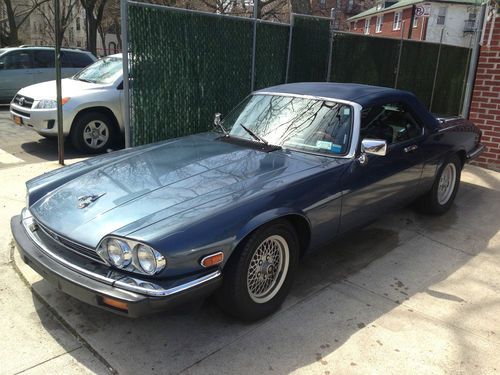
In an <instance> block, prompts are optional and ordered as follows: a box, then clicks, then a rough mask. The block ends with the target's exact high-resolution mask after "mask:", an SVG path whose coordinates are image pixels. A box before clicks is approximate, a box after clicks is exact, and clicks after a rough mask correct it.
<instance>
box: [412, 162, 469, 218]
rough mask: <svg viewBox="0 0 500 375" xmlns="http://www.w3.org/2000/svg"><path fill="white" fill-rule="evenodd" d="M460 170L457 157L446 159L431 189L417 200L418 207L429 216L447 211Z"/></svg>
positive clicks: (453, 195) (454, 193) (456, 190)
mask: <svg viewBox="0 0 500 375" xmlns="http://www.w3.org/2000/svg"><path fill="white" fill-rule="evenodd" d="M461 170H462V162H461V161H460V159H459V157H458V156H457V155H452V156H450V157H449V158H448V159H446V160H445V161H444V163H443V165H442V166H441V167H440V168H439V171H438V173H437V176H436V180H435V181H434V185H433V186H432V189H431V190H430V191H429V192H428V193H427V194H425V195H424V196H422V197H421V198H420V199H419V201H418V203H419V206H418V207H420V209H421V210H422V211H424V212H425V213H428V214H431V215H441V214H444V213H445V212H446V211H448V209H449V208H450V207H451V205H452V203H453V201H454V200H455V196H456V195H457V192H458V186H459V184H460V173H461Z"/></svg>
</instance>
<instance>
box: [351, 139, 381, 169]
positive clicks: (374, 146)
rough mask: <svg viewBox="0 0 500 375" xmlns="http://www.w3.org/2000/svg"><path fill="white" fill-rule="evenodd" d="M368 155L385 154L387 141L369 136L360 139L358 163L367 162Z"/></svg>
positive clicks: (364, 163)
mask: <svg viewBox="0 0 500 375" xmlns="http://www.w3.org/2000/svg"><path fill="white" fill-rule="evenodd" d="M368 155H376V156H385V155H387V141H385V140H382V139H370V138H365V139H363V140H362V141H361V155H359V157H358V162H359V164H361V165H366V163H368Z"/></svg>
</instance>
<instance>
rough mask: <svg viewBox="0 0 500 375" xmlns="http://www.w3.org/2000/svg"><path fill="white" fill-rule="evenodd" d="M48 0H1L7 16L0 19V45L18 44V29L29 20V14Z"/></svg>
mask: <svg viewBox="0 0 500 375" xmlns="http://www.w3.org/2000/svg"><path fill="white" fill-rule="evenodd" d="M48 1H49V0H30V1H25V2H24V3H19V2H14V1H13V0H1V2H0V6H2V4H1V3H3V6H4V7H5V11H6V14H7V17H6V18H5V19H0V45H10V46H15V45H18V44H20V41H19V29H20V28H21V26H23V24H24V23H25V22H26V21H27V20H29V17H30V16H31V14H32V13H33V12H34V11H35V10H36V9H37V8H38V7H39V6H40V5H41V4H43V3H46V2H48Z"/></svg>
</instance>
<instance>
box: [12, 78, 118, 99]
mask: <svg viewBox="0 0 500 375" xmlns="http://www.w3.org/2000/svg"><path fill="white" fill-rule="evenodd" d="M106 87H109V84H107V85H101V84H96V83H91V82H83V81H78V80H76V79H71V78H65V79H63V80H61V91H62V97H63V98H64V97H74V96H81V95H82V94H84V93H85V92H86V91H88V90H98V89H103V88H106ZM18 94H19V95H23V96H27V97H30V98H33V99H35V100H40V99H52V100H55V99H56V96H57V94H56V81H47V82H42V83H37V84H35V85H31V86H26V87H24V88H22V89H21V90H19V92H18Z"/></svg>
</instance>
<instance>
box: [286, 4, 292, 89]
mask: <svg viewBox="0 0 500 375" xmlns="http://www.w3.org/2000/svg"><path fill="white" fill-rule="evenodd" d="M293 20H294V18H293V13H290V33H289V34H288V55H287V58H286V72H285V83H288V75H289V74H290V58H291V56H292V34H293Z"/></svg>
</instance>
